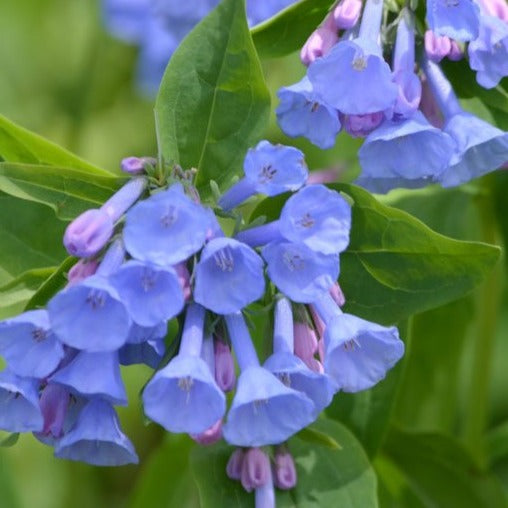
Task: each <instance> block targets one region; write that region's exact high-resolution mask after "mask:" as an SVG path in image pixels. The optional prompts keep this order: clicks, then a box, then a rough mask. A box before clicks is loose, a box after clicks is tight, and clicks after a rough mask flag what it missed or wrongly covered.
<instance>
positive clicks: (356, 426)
mask: <svg viewBox="0 0 508 508" xmlns="http://www.w3.org/2000/svg"><path fill="white" fill-rule="evenodd" d="M399 331H400V336H401V338H402V339H404V340H405V342H407V335H408V326H407V324H406V323H404V324H403V326H399ZM406 356H407V355H406ZM406 356H404V358H403V359H402V360H401V361H400V362H398V363H397V365H395V367H393V368H392V369H391V370H390V371H389V372H388V374H387V376H386V378H385V379H383V380H381V381H380V382H379V383H378V384H377V385H376V386H374V387H373V388H371V389H370V390H364V391H362V392H358V393H345V392H339V393H337V394H336V395H335V397H334V398H333V401H332V403H331V404H330V405H329V406H328V408H326V415H327V416H328V417H330V418H333V419H334V420H337V421H340V422H341V423H343V424H344V425H347V427H348V428H349V429H351V430H352V431H353V432H354V434H355V436H356V437H357V438H358V440H359V441H360V442H361V443H362V445H363V447H364V449H365V451H366V452H367V454H368V455H369V457H374V456H375V455H376V453H377V451H378V449H379V447H380V446H381V443H382V441H383V439H384V437H385V435H386V432H387V430H388V426H389V424H390V420H391V417H392V413H393V408H394V405H395V401H396V395H397V392H398V390H399V389H400V386H399V385H400V381H401V378H402V376H403V373H404V372H405V369H407V366H406V365H405V364H406V362H407V359H406Z"/></svg>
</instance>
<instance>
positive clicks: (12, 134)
mask: <svg viewBox="0 0 508 508" xmlns="http://www.w3.org/2000/svg"><path fill="white" fill-rule="evenodd" d="M1 159H3V160H4V161H7V162H22V163H25V164H44V165H49V166H64V167H70V168H75V169H81V170H82V171H87V172H88V173H92V174H96V175H102V176H108V175H111V173H109V172H108V171H106V170H104V169H101V168H98V167H96V166H94V165H93V164H90V163H89V162H86V161H85V160H83V159H80V158H79V157H77V156H75V155H74V154H72V153H71V152H69V151H67V150H65V149H64V148H62V147H60V146H58V145H55V144H54V143H51V142H50V141H48V140H46V139H44V138H43V137H41V136H39V135H37V134H35V133H33V132H30V131H28V130H26V129H24V128H22V127H20V126H19V125H16V124H15V123H13V122H11V121H9V120H7V118H5V117H4V116H2V115H0V160H1Z"/></svg>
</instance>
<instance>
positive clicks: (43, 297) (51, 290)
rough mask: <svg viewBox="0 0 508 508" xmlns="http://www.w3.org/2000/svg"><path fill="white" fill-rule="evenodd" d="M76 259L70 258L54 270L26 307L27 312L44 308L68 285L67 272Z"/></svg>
mask: <svg viewBox="0 0 508 508" xmlns="http://www.w3.org/2000/svg"><path fill="white" fill-rule="evenodd" d="M75 262H76V258H73V257H68V258H66V259H65V260H64V261H63V263H62V264H61V265H60V266H59V267H57V268H56V269H54V270H53V271H52V273H51V274H50V275H49V276H48V277H47V278H46V280H45V281H44V282H43V283H42V284H41V285H40V286H39V287H38V289H37V291H36V292H35V293H34V294H33V295H32V296H31V298H30V300H29V301H28V302H27V304H26V306H25V310H31V309H37V308H38V307H43V306H44V305H45V304H46V303H47V302H48V300H49V299H50V298H51V297H52V296H53V295H54V294H55V293H56V292H57V291H59V290H60V289H61V288H62V287H63V286H64V285H65V284H66V283H67V277H66V275H67V272H68V271H69V270H70V269H71V268H72V266H73V265H74V263H75Z"/></svg>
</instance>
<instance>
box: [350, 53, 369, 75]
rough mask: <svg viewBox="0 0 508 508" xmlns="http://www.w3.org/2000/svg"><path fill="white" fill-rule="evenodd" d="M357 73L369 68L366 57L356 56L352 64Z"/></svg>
mask: <svg viewBox="0 0 508 508" xmlns="http://www.w3.org/2000/svg"><path fill="white" fill-rule="evenodd" d="M351 65H352V67H353V69H354V70H355V71H360V72H361V71H363V70H365V69H366V68H367V59H366V58H365V57H364V56H355V58H354V60H353V63H352V64H351Z"/></svg>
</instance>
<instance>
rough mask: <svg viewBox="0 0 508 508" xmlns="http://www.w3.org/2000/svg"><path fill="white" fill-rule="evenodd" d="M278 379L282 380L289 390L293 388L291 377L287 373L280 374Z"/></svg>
mask: <svg viewBox="0 0 508 508" xmlns="http://www.w3.org/2000/svg"><path fill="white" fill-rule="evenodd" d="M277 377H278V378H279V379H280V380H281V382H282V383H283V384H284V385H286V386H287V387H288V388H291V375H290V374H289V373H287V372H279V373H278V374H277Z"/></svg>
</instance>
